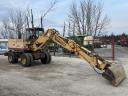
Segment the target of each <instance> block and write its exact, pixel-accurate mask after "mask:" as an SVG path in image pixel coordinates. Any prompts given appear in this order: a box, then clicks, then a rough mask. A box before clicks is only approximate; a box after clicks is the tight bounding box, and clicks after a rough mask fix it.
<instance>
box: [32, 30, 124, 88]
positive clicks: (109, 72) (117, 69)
mask: <svg viewBox="0 0 128 96" xmlns="http://www.w3.org/2000/svg"><path fill="white" fill-rule="evenodd" d="M50 42H54V43H57V44H59V45H61V46H62V47H63V48H65V49H67V50H69V51H70V52H74V53H75V54H76V55H77V56H79V57H80V58H82V59H84V60H86V61H87V62H88V63H89V64H90V65H91V66H92V67H94V68H97V69H98V70H100V71H102V76H103V77H104V78H106V79H107V80H109V81H111V83H112V84H113V85H114V86H118V85H119V84H120V83H121V82H122V81H123V80H124V79H125V77H126V76H125V71H124V68H123V66H122V65H119V64H112V63H111V62H108V61H106V60H105V59H103V58H102V57H100V56H99V55H96V54H93V53H92V52H91V51H89V50H88V49H86V48H84V47H82V46H80V45H79V44H77V43H76V42H75V41H73V40H69V39H66V38H64V37H62V36H60V35H59V32H58V31H57V30H55V29H48V30H47V32H46V33H44V34H43V35H41V36H40V37H39V38H38V39H37V40H36V41H35V42H34V43H33V45H32V47H31V49H32V50H33V51H38V50H41V49H42V48H43V47H45V45H47V44H48V43H50Z"/></svg>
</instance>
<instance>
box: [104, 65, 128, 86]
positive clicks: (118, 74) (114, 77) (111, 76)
mask: <svg viewBox="0 0 128 96" xmlns="http://www.w3.org/2000/svg"><path fill="white" fill-rule="evenodd" d="M102 76H103V77H104V78H106V79H107V80H109V81H110V82H111V83H112V84H113V85H114V86H118V85H119V84H120V83H121V82H122V81H123V80H124V79H125V78H126V74H125V70H124V68H123V66H122V65H120V64H112V65H111V67H109V68H108V69H106V70H105V72H103V74H102Z"/></svg>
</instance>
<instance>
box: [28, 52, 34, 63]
mask: <svg viewBox="0 0 128 96" xmlns="http://www.w3.org/2000/svg"><path fill="white" fill-rule="evenodd" d="M28 55H29V57H30V63H31V64H32V63H33V56H32V54H31V53H28Z"/></svg>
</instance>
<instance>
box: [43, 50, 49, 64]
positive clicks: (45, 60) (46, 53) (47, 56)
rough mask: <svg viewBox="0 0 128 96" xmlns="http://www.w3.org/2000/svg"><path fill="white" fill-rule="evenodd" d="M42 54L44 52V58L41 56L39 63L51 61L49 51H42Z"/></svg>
mask: <svg viewBox="0 0 128 96" xmlns="http://www.w3.org/2000/svg"><path fill="white" fill-rule="evenodd" d="M42 54H44V55H45V56H44V58H41V63H42V64H50V62H51V55H50V53H49V52H45V53H42Z"/></svg>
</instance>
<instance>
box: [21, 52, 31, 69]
mask: <svg viewBox="0 0 128 96" xmlns="http://www.w3.org/2000/svg"><path fill="white" fill-rule="evenodd" d="M21 65H22V66H24V67H29V66H31V57H30V54H28V53H24V54H22V55H21Z"/></svg>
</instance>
